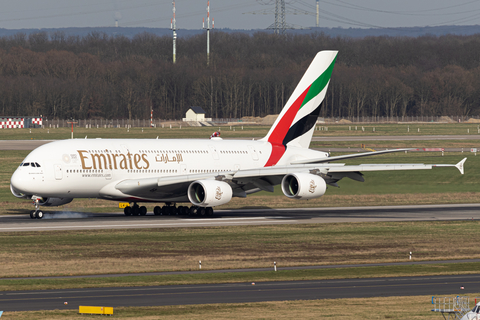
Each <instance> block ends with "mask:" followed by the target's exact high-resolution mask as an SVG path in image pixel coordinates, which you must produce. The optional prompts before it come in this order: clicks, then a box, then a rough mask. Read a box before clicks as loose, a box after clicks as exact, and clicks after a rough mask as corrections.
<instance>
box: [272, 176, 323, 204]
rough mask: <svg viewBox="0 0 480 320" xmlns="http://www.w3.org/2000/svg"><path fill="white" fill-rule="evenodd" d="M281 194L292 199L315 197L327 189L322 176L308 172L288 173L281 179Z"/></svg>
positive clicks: (321, 194)
mask: <svg viewBox="0 0 480 320" xmlns="http://www.w3.org/2000/svg"><path fill="white" fill-rule="evenodd" d="M282 191H283V194H284V195H286V196H287V197H289V198H294V199H304V200H308V199H315V198H318V197H321V196H323V195H324V194H325V191H327V184H326V183H325V180H323V178H322V177H319V176H317V175H314V174H309V173H290V174H287V175H286V176H285V177H283V179H282Z"/></svg>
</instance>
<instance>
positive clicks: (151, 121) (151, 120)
mask: <svg viewBox="0 0 480 320" xmlns="http://www.w3.org/2000/svg"><path fill="white" fill-rule="evenodd" d="M151 127H153V109H152V111H150V128H151Z"/></svg>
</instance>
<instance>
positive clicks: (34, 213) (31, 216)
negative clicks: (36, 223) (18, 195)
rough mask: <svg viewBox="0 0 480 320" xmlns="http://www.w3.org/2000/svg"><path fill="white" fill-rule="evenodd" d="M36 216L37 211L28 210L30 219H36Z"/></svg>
mask: <svg viewBox="0 0 480 320" xmlns="http://www.w3.org/2000/svg"><path fill="white" fill-rule="evenodd" d="M36 218H37V213H36V212H35V210H32V211H30V219H36Z"/></svg>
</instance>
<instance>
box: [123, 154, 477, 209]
mask: <svg viewBox="0 0 480 320" xmlns="http://www.w3.org/2000/svg"><path fill="white" fill-rule="evenodd" d="M466 160H467V158H464V159H463V160H461V161H460V162H458V163H457V164H423V163H413V164H403V163H402V164H360V165H345V164H343V163H335V164H330V163H320V164H297V165H289V166H273V167H265V168H258V169H248V170H239V171H231V172H223V173H221V174H218V173H201V174H191V175H181V176H172V177H162V178H146V179H127V180H123V181H121V182H119V183H116V184H115V189H116V190H118V191H120V192H122V193H123V194H124V195H130V196H133V197H141V198H144V199H151V200H152V201H153V200H158V199H162V200H164V199H171V201H188V197H187V195H186V194H187V189H188V186H189V185H190V184H191V183H192V182H194V181H197V180H213V179H215V180H221V181H225V182H227V183H228V184H230V186H231V187H232V190H233V195H234V196H236V197H246V195H247V194H248V193H253V192H257V191H260V190H264V191H269V192H273V188H274V186H275V185H278V184H280V183H281V181H282V179H283V177H284V176H285V175H287V174H291V173H310V174H314V175H318V176H321V177H322V178H323V179H324V180H325V182H326V183H327V184H329V185H332V186H338V185H337V184H336V182H337V181H339V180H340V179H342V178H345V177H346V178H350V179H353V180H357V181H361V182H363V181H364V179H363V174H362V173H361V172H366V171H397V170H427V169H432V168H435V167H455V168H457V169H458V170H459V171H460V173H461V174H464V163H465V161H466Z"/></svg>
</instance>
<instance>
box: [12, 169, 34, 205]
mask: <svg viewBox="0 0 480 320" xmlns="http://www.w3.org/2000/svg"><path fill="white" fill-rule="evenodd" d="M27 177H28V175H25V174H24V173H23V172H22V171H21V170H18V169H17V170H15V172H14V173H13V175H12V178H11V179H10V191H11V192H12V194H13V195H14V196H15V197H17V198H23V197H24V195H25V194H26V193H28V186H29V185H31V181H27Z"/></svg>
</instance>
